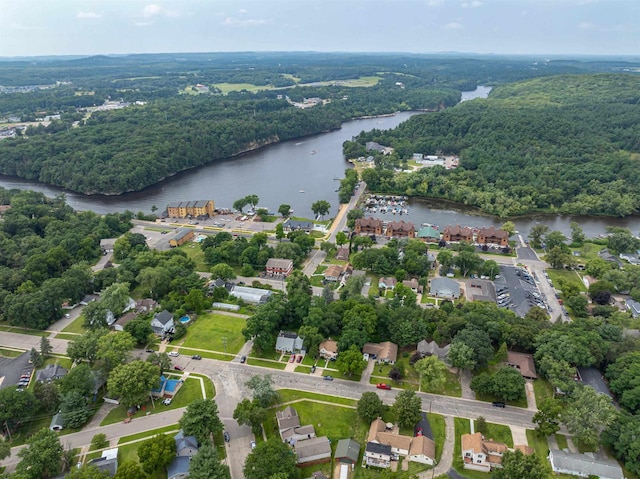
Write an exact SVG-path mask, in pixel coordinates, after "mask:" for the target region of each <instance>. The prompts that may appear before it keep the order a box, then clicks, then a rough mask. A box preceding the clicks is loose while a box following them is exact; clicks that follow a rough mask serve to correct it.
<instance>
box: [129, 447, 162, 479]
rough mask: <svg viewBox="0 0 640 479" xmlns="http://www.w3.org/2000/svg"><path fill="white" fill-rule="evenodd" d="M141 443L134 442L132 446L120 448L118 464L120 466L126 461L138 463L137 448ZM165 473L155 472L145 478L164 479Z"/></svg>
mask: <svg viewBox="0 0 640 479" xmlns="http://www.w3.org/2000/svg"><path fill="white" fill-rule="evenodd" d="M140 444H142V442H134V443H133V444H127V445H126V446H120V447H119V448H118V463H119V464H122V463H123V462H126V461H133V462H140V461H139V460H138V447H140ZM166 477H167V473H166V472H165V471H155V472H154V473H153V474H151V475H149V476H147V479H166Z"/></svg>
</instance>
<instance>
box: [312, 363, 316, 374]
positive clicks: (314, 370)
mask: <svg viewBox="0 0 640 479" xmlns="http://www.w3.org/2000/svg"><path fill="white" fill-rule="evenodd" d="M315 372H316V366H315V364H314V365H313V366H311V374H313V373H315Z"/></svg>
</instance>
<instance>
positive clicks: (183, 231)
mask: <svg viewBox="0 0 640 479" xmlns="http://www.w3.org/2000/svg"><path fill="white" fill-rule="evenodd" d="M193 237H194V233H193V229H191V228H178V231H177V232H176V235H175V236H174V237H173V238H171V239H170V240H169V246H171V247H173V248H176V247H178V246H182V245H183V244H185V243H186V242H187V241H191V240H193Z"/></svg>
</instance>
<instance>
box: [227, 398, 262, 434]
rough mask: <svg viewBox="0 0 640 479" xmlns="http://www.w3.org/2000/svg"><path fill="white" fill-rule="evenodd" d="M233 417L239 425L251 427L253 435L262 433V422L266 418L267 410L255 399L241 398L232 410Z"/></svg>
mask: <svg viewBox="0 0 640 479" xmlns="http://www.w3.org/2000/svg"><path fill="white" fill-rule="evenodd" d="M233 419H235V420H236V421H238V424H240V425H246V426H250V427H251V431H252V432H253V434H254V435H262V424H263V423H264V422H265V421H266V420H267V410H266V409H265V408H263V407H262V406H261V405H260V403H258V401H256V400H255V399H254V400H253V401H249V400H248V399H246V398H245V399H243V400H242V401H240V402H239V403H238V405H237V406H236V408H235V410H234V411H233Z"/></svg>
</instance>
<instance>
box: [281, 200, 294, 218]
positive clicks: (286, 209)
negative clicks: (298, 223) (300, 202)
mask: <svg viewBox="0 0 640 479" xmlns="http://www.w3.org/2000/svg"><path fill="white" fill-rule="evenodd" d="M278 213H280V214H281V215H282V216H283V217H285V216H289V215H290V214H291V205H287V204H284V203H283V204H281V205H280V206H278Z"/></svg>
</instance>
